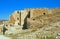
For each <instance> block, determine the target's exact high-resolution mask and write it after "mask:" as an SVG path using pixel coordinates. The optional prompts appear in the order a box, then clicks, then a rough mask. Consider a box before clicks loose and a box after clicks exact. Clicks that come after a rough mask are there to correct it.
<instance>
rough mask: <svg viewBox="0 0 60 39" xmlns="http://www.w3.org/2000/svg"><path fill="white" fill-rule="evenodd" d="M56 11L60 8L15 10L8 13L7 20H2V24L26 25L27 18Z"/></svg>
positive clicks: (59, 10)
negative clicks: (8, 17)
mask: <svg viewBox="0 0 60 39" xmlns="http://www.w3.org/2000/svg"><path fill="white" fill-rule="evenodd" d="M56 12H60V8H55V9H54V8H53V9H48V8H30V9H24V10H17V11H15V12H13V13H12V14H11V15H10V19H9V21H8V22H4V24H5V26H6V25H7V26H8V25H9V24H12V25H13V26H27V18H28V19H33V18H35V17H38V16H41V15H48V14H53V13H56ZM7 23H8V24H7ZM10 26H11V25H10Z"/></svg>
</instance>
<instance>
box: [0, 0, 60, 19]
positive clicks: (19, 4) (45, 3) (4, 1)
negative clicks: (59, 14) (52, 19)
mask: <svg viewBox="0 0 60 39" xmlns="http://www.w3.org/2000/svg"><path fill="white" fill-rule="evenodd" d="M45 7H46V8H57V7H60V0H0V20H4V19H5V20H8V19H9V15H11V14H12V13H13V12H14V11H15V10H23V9H24V8H45Z"/></svg>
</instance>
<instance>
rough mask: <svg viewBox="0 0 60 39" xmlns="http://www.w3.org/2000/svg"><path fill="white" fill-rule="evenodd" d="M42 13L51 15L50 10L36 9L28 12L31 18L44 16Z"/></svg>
mask: <svg viewBox="0 0 60 39" xmlns="http://www.w3.org/2000/svg"><path fill="white" fill-rule="evenodd" d="M44 13H45V14H51V10H49V9H48V8H36V9H31V10H30V16H31V18H34V17H37V16H41V15H44Z"/></svg>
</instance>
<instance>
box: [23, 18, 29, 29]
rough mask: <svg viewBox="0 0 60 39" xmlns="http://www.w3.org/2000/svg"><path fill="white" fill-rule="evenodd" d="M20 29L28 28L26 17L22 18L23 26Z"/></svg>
mask: <svg viewBox="0 0 60 39" xmlns="http://www.w3.org/2000/svg"><path fill="white" fill-rule="evenodd" d="M22 29H28V28H27V17H26V18H25V20H24V24H23V28H22Z"/></svg>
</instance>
